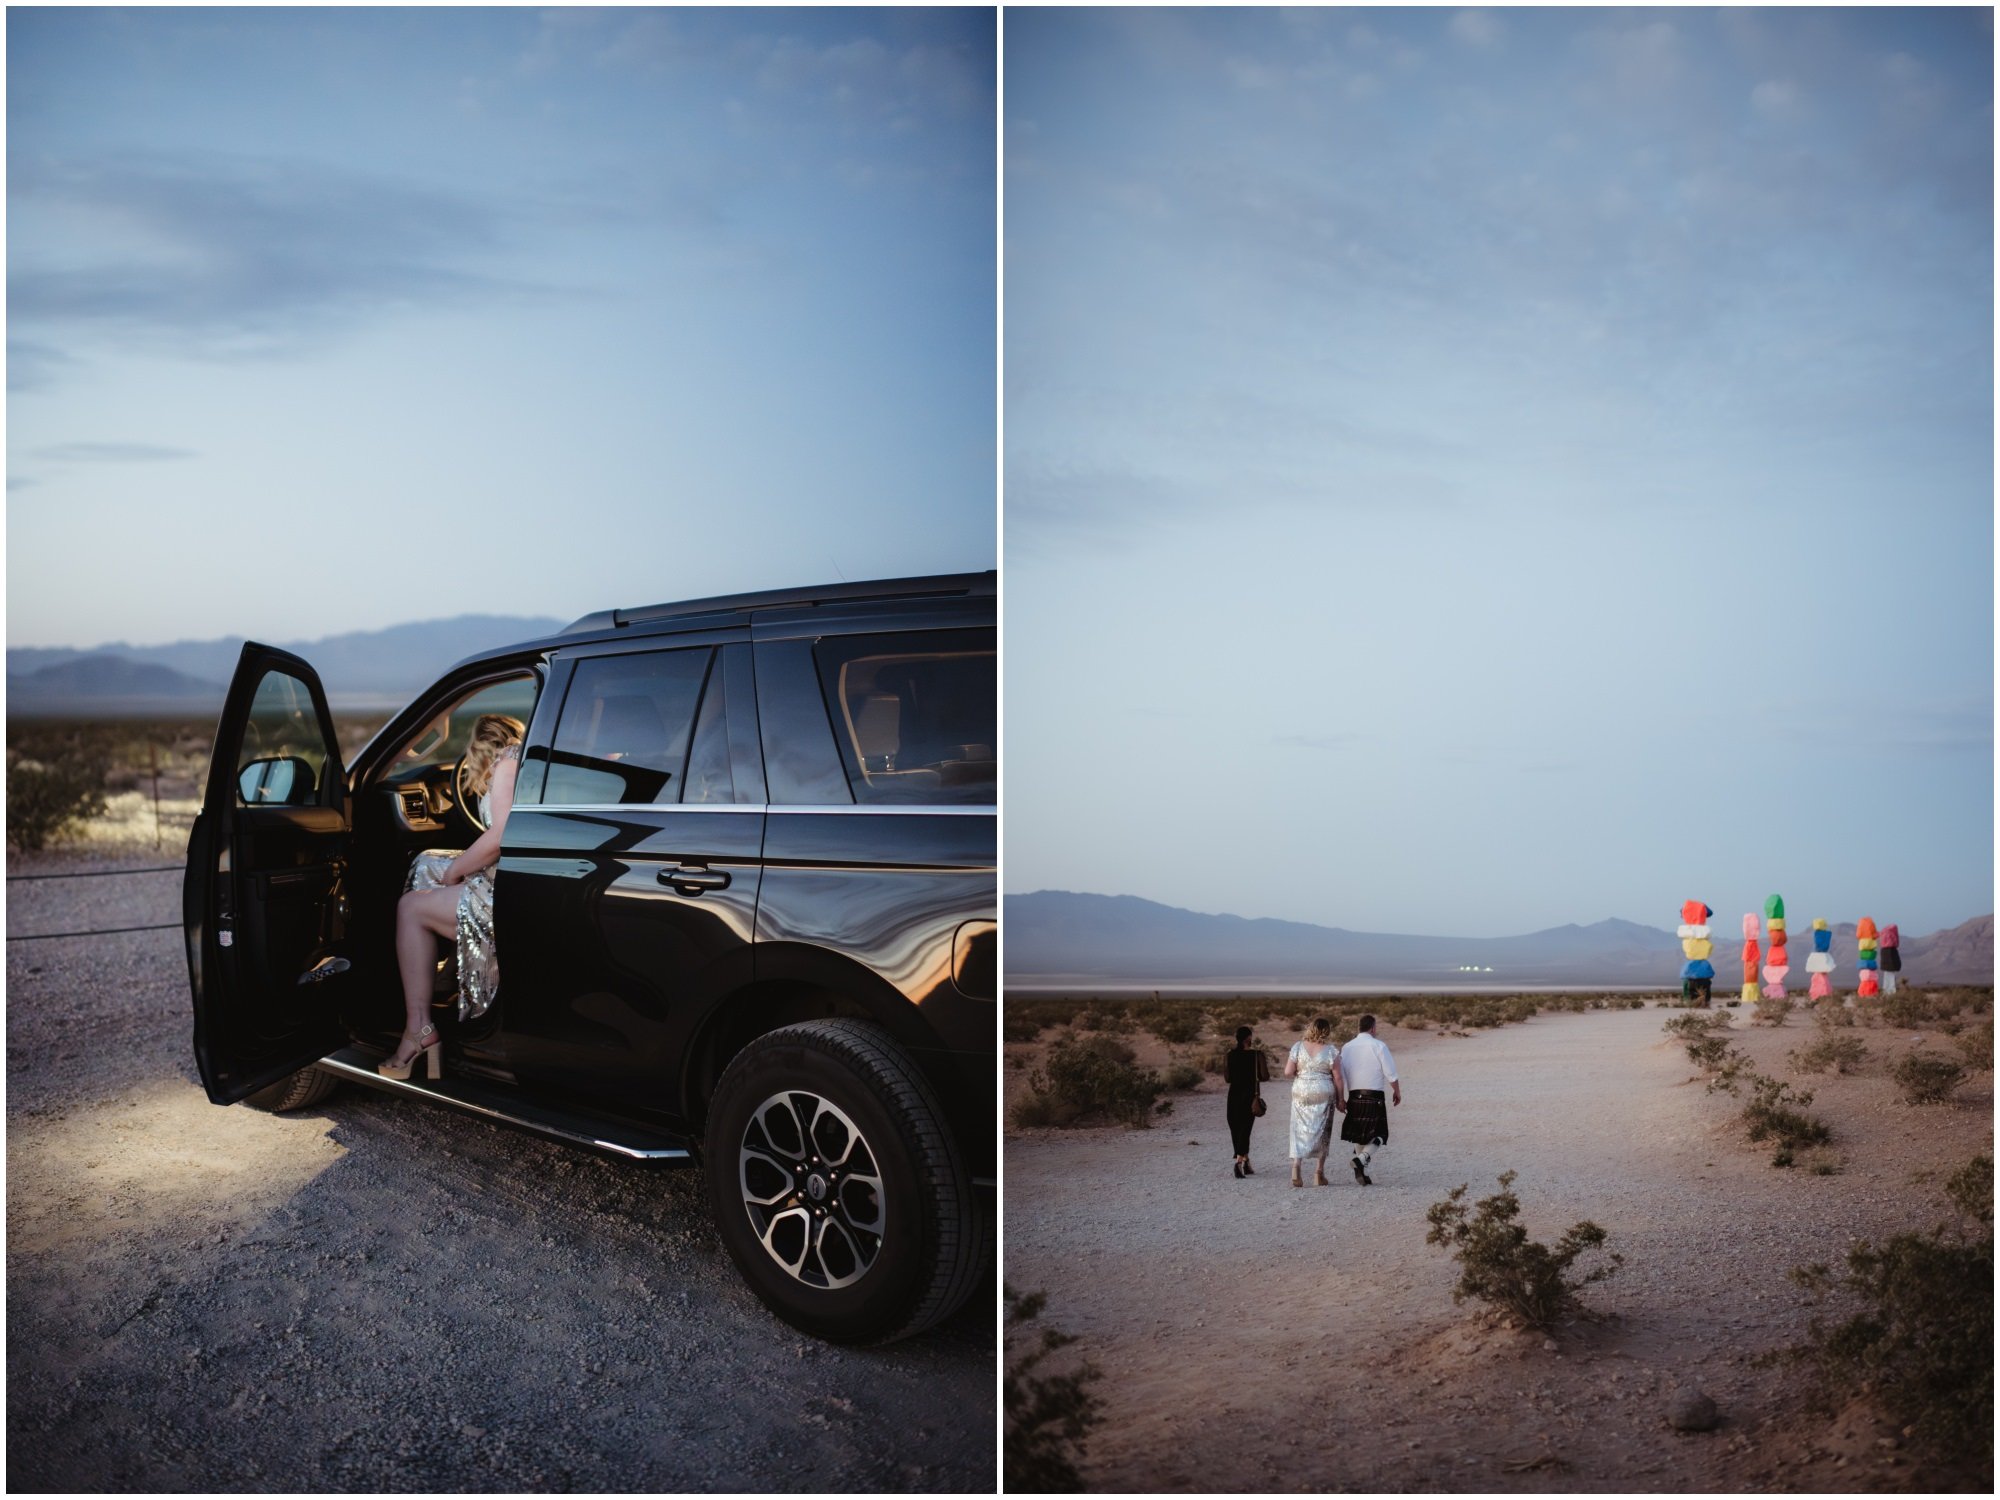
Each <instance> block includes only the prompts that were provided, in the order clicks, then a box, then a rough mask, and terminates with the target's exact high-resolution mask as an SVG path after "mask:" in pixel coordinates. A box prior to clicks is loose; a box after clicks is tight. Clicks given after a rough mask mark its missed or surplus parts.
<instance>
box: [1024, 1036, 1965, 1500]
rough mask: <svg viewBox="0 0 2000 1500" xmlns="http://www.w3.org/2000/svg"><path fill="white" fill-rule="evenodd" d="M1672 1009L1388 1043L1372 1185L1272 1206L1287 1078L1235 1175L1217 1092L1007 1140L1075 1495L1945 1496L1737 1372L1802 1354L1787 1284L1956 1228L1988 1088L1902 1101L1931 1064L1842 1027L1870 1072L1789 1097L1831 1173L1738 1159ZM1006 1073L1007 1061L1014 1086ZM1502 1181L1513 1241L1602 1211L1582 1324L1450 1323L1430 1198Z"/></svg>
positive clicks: (1938, 1478)
mask: <svg viewBox="0 0 2000 1500" xmlns="http://www.w3.org/2000/svg"><path fill="white" fill-rule="evenodd" d="M1668 1014H1669V1012H1666V1011H1663V1010H1659V1009H1653V1008H1648V1009H1645V1010H1639V1011H1604V1012H1594V1013H1589V1014H1581V1015H1579V1014H1564V1015H1544V1016H1540V1017H1537V1018H1536V1019H1534V1020H1532V1021H1530V1022H1528V1023H1526V1024H1525V1025H1514V1026H1506V1027H1501V1028H1499V1029H1497V1030H1493V1031H1484V1032H1477V1033H1474V1034H1473V1035H1471V1036H1453V1037H1447V1036H1441V1035H1440V1034H1439V1033H1437V1032H1435V1031H1432V1032H1426V1033H1417V1032H1410V1031H1402V1030H1399V1029H1396V1028H1388V1029H1385V1032H1384V1040H1386V1041H1387V1042H1388V1043H1389V1045H1390V1047H1391V1048H1392V1049H1393V1050H1394V1052H1395V1054H1396V1058H1397V1063H1398V1067H1399V1070H1400V1071H1401V1073H1402V1076H1403V1080H1404V1102H1403V1105H1402V1107H1401V1108H1398V1109H1395V1110H1393V1111H1391V1116H1390V1123H1391V1135H1392V1141H1391V1144H1390V1145H1389V1146H1388V1147H1387V1148H1386V1150H1385V1151H1384V1152H1383V1153H1382V1155H1381V1157H1380V1159H1379V1161H1378V1164H1377V1165H1376V1166H1375V1167H1374V1168H1373V1170H1372V1175H1373V1176H1374V1179H1375V1186H1373V1187H1365V1188H1364V1187H1361V1186H1359V1185H1357V1184H1356V1183H1355V1182H1354V1180H1353V1177H1352V1175H1351V1173H1350V1171H1349V1169H1348V1165H1347V1161H1346V1158H1345V1156H1344V1155H1339V1154H1336V1155H1335V1156H1334V1157H1333V1158H1332V1159H1331V1161H1330V1162H1329V1167H1330V1175H1331V1177H1332V1179H1333V1185H1332V1186H1331V1187H1328V1188H1323V1189H1322V1188H1314V1187H1311V1186H1310V1185H1308V1186H1307V1187H1306V1188H1305V1189H1303V1190H1301V1191H1294V1190H1293V1189H1292V1188H1291V1187H1290V1186H1289V1185H1288V1181H1287V1164H1286V1161H1285V1151H1286V1124H1285V1119H1286V1113H1287V1109H1288V1104H1287V1089H1288V1085H1286V1084H1285V1083H1283V1082H1282V1081H1281V1082H1279V1083H1277V1084H1275V1085H1267V1086H1266V1090H1265V1092H1266V1095H1267V1097H1268V1098H1269V1101H1270V1104H1271V1112H1270V1114H1269V1115H1268V1116H1267V1117H1266V1118H1265V1119H1263V1120H1262V1121H1260V1122H1258V1124H1257V1126H1256V1131H1255V1135H1254V1137H1253V1141H1252V1159H1253V1160H1254V1161H1255V1162H1256V1163H1257V1167H1258V1175H1257V1176H1256V1177H1254V1178H1251V1179H1246V1180H1243V1181H1237V1180H1235V1179H1234V1178H1232V1177H1231V1176H1230V1173H1229V1161H1230V1147H1229V1135H1228V1130H1227V1127H1226V1125H1225V1123H1224V1120H1223V1096H1222V1093H1221V1092H1220V1091H1219V1089H1216V1088H1214V1086H1212V1085H1211V1086H1210V1089H1209V1091H1205V1092H1201V1093H1196V1094H1192V1095H1180V1096H1177V1100H1176V1108H1175V1110H1174V1113H1173V1114H1172V1115H1171V1116H1169V1117H1168V1118H1167V1119H1165V1120H1163V1121H1161V1122H1160V1123H1159V1124H1158V1125H1157V1126H1156V1128H1154V1129H1152V1130H1147V1131H1123V1130H1090V1131H1066V1132H1064V1131H1046V1130H1041V1131H1027V1132H1021V1133H1019V1134H1010V1135H1009V1136H1008V1138H1007V1142H1006V1174H1007V1176H1006V1180H1007V1194H1006V1246H1007V1280H1008V1283H1009V1284H1010V1285H1012V1286H1014V1287H1015V1288H1017V1289H1019V1290H1022V1291H1033V1290H1037V1289H1046V1290H1047V1291H1048V1292H1049V1294H1050V1297H1049V1303H1048V1308H1047V1311H1046V1313H1045V1315H1044V1321H1045V1322H1046V1323H1048V1324H1049V1325H1050V1326H1053V1327H1055V1328H1058V1329H1062V1330H1064V1331H1066V1332H1068V1333H1071V1334H1074V1335H1076V1336H1077V1338H1078V1343H1077V1345H1076V1346H1075V1353H1076V1354H1077V1355H1080V1356H1082V1357H1087V1358H1089V1359H1091V1360H1093V1361H1094V1362H1095V1363H1096V1364H1097V1365H1098V1366H1099V1367H1100V1368H1101V1369H1102V1370H1103V1371H1104V1378H1103V1379H1102V1380H1101V1381H1100V1382H1099V1383H1098V1386H1097V1387H1096V1389H1097V1390H1098V1392H1099V1394H1101V1395H1102V1396H1103V1397H1104V1399H1105V1401H1106V1403H1107V1412H1106V1418H1107V1420H1106V1421H1105V1423H1104V1425H1103V1426H1102V1427H1101V1428H1099V1429H1098V1430H1097V1431H1096V1432H1095V1433H1093V1434H1092V1436H1091V1438H1090V1441H1089V1446H1088V1450H1087V1462H1086V1464H1085V1465H1084V1475H1085V1480H1086V1484H1087V1485H1088V1487H1090V1488H1093V1489H1104V1490H1162V1491H1186V1490H1221V1491H1245V1490H1286V1491H1290V1490H1304V1489H1316V1490H1360V1491H1369V1490H1380V1491H1410V1490H1445V1491H1451V1490H1472V1491H1496V1490H1510V1491H1522V1492H1532V1491H1546V1490H1550V1489H1557V1490H1565V1491H1595V1490H1608V1491H1619V1490H1625V1491H1642V1490H1644V1491H1663V1490H1725V1491H1727V1490H1757V1489H1785V1490H1807V1491H1811V1490H1853V1489H1870V1490H1904V1489H1923V1488H1929V1487H1931V1486H1932V1485H1933V1484H1936V1485H1937V1486H1938V1487H1941V1488H1957V1487H1962V1485H1958V1484H1954V1483H1953V1482H1952V1481H1953V1480H1954V1479H1956V1478H1958V1477H1959V1476H1951V1475H1945V1474H1940V1473H1938V1472H1937V1471H1936V1469H1935V1466H1933V1465H1930V1464H1929V1463H1928V1462H1927V1460H1926V1457H1925V1455H1923V1454H1920V1453H1914V1452H1911V1451H1908V1449H1907V1445H1906V1444H1905V1443H1904V1442H1903V1440H1902V1438H1901V1437H1900V1436H1899V1435H1898V1434H1896V1433H1894V1432H1893V1431H1891V1430H1890V1429H1888V1428H1886V1427H1884V1426H1882V1425H1881V1424H1880V1423H1879V1422H1878V1421H1876V1420H1875V1419H1874V1418H1873V1417H1872V1415H1871V1414H1870V1413H1868V1412H1867V1411H1866V1410H1865V1409H1861V1408H1851V1409H1849V1410H1847V1411H1845V1412H1842V1413H1840V1414H1839V1415H1838V1416H1837V1417H1836V1418H1833V1419H1827V1418H1824V1417H1814V1416H1811V1415H1810V1414H1808V1413H1806V1412H1805V1411H1804V1409H1803V1406H1804V1403H1803V1399H1802V1398H1803V1392H1802V1390H1801V1389H1800V1380H1799V1376H1798V1374H1797V1373H1796V1371H1795V1370H1793V1369H1789V1368H1782V1367H1780V1368H1772V1367H1769V1366H1765V1365H1761V1364H1759V1363H1758V1357H1759V1356H1760V1355H1763V1354H1765V1353H1767V1352H1769V1351H1772V1350H1776V1349H1779V1348H1782V1347H1785V1346H1787V1345H1790V1344H1792V1343H1794V1342H1796V1341H1797V1340H1798V1339H1799V1338H1800V1337H1801V1336H1802V1335H1803V1334H1804V1333H1805V1331H1806V1324H1807V1320H1808V1317H1809V1315H1810V1311H1811V1309H1810V1307H1809V1305H1808V1304H1807V1303H1806V1301H1805V1299H1804V1296H1803V1294H1802V1293H1801V1292H1800V1291H1799V1289H1798V1288H1797V1287H1796V1286H1794V1285H1793V1284H1792V1283H1791V1282H1790V1280H1789V1279H1788V1276H1787V1273H1788V1272H1789V1270H1790V1269H1791V1268H1792V1267H1793V1266H1797V1265H1801V1264H1804V1263H1807V1262H1811V1261H1833V1262H1837V1261H1839V1260H1840V1259H1841V1258H1842V1256H1843V1255H1844V1252H1845V1250H1846V1248H1847V1246H1848V1245H1849V1244H1850V1243H1851V1242H1852V1241H1853V1240H1854V1239H1855V1238H1856V1237H1880V1236H1882V1235H1884V1234H1886V1233H1890V1232H1894V1231H1897V1230H1901V1229H1904V1228H1909V1227H1914V1226H1918V1225H1926V1224H1930V1223H1935V1222H1937V1221H1938V1220H1939V1219H1940V1218H1942V1217H1944V1214H1943V1212H1942V1211H1941V1209H1940V1192H1939V1185H1940V1183H1941V1180H1942V1178H1943V1176H1944V1175H1945V1174H1947V1173H1949V1172H1950V1171H1951V1170H1952V1169H1954V1168H1956V1167H1958V1166H1960V1165H1962V1164H1963V1163H1964V1162H1965V1161H1966V1160H1967V1159H1968V1158H1969V1157H1971V1156H1973V1155H1974V1154H1975V1153H1977V1152H1979V1151H1981V1150H1990V1149H1991V1143H1992V1105H1993V1095H1992V1081H1991V1075H1990V1074H1981V1075H1979V1076H1978V1078H1977V1079H1976V1080H1975V1081H1974V1082H1973V1083H1972V1084H1970V1085H1969V1086H1968V1087H1967V1088H1965V1089H1964V1090H1963V1091H1962V1092H1961V1095H1960V1098H1959V1099H1958V1100H1957V1101H1956V1102H1955V1103H1954V1104H1951V1105H1948V1106H1940V1107H1935V1108H1930V1109H1926V1110H1923V1111H1912V1110H1909V1109H1907V1108H1905V1107H1904V1106H1902V1105H1901V1104H1899V1103H1897V1102H1896V1100H1895V1098H1894V1089H1893V1085H1891V1084H1890V1082H1889V1081H1888V1080H1887V1079H1886V1078H1885V1077H1883V1076H1882V1073H1883V1062H1884V1060H1885V1059H1886V1058H1887V1057H1889V1056H1891V1055H1893V1054H1894V1053H1895V1052H1897V1051H1899V1050H1906V1049H1908V1048H1910V1047H1912V1046H1917V1045H1933V1044H1935V1043H1936V1042H1937V1041H1938V1040H1939V1039H1937V1038H1930V1039H1928V1040H1926V1041H1924V1042H1918V1041H1917V1040H1916V1039H1915V1038H1912V1037H1911V1036H1909V1035H1907V1034H1902V1033H1895V1032H1890V1031H1886V1030H1866V1029H1860V1030H1857V1031H1856V1032H1854V1033H1852V1034H1854V1035H1858V1036H1860V1037H1862V1038H1863V1040H1864V1041H1865V1042H1866V1043H1867V1045H1868V1046H1869V1048H1870V1051H1871V1053H1872V1054H1873V1059H1872V1061H1871V1063H1870V1065H1869V1067H1868V1068H1867V1070H1866V1071H1865V1072H1864V1074H1863V1075H1862V1076H1858V1077H1852V1078H1831V1077H1824V1078H1815V1079H1811V1080H1798V1081H1800V1082H1802V1083H1805V1084H1807V1086H1809V1087H1811V1088H1813V1089H1814V1090H1816V1091H1817V1099H1816V1102H1815V1105H1814V1110H1815V1112H1816V1113H1819V1114H1821V1115H1822V1116H1824V1117H1825V1118H1826V1119H1827V1120H1828V1121H1829V1122H1830V1123H1831V1124H1832V1126H1833V1128H1834V1132H1835V1136H1834V1142H1833V1147H1834V1150H1835V1152H1837V1153H1838V1154H1839V1155H1840V1156H1841V1157H1842V1158H1843V1159H1844V1160H1843V1164H1842V1165H1841V1168H1840V1170H1839V1172H1838V1173H1837V1175H1833V1176H1814V1175H1810V1174H1808V1173H1807V1172H1805V1171H1802V1170H1791V1171H1781V1170H1777V1169H1775V1168H1773V1167H1772V1166H1771V1165H1770V1164H1769V1159H1770V1154H1771V1153H1770V1151H1769V1149H1768V1148H1759V1147H1753V1146H1751V1145H1749V1144H1748V1143H1747V1142H1746V1141H1745V1140H1744V1139H1743V1134H1742V1131H1741V1129H1740V1127H1738V1126H1736V1125H1735V1124H1734V1122H1733V1118H1732V1117H1733V1115H1734V1114H1735V1112H1736V1110H1737V1109H1738V1108H1740V1104H1738V1103H1736V1102H1735V1101H1731V1100H1730V1099H1728V1098H1727V1096H1722V1095H1709V1094H1707V1093H1706V1092H1705V1091H1704V1088H1703V1084H1702V1083H1701V1081H1699V1080H1698V1079H1697V1078H1695V1077H1693V1076H1692V1075H1693V1073H1694V1070H1693V1069H1692V1068H1691V1067H1690V1065H1689V1064H1688V1062H1687V1059H1686V1055H1685V1053H1684V1052H1683V1050H1682V1048H1681V1047H1680V1046H1679V1044H1677V1043H1675V1042H1672V1041H1670V1040H1668V1039H1667V1038H1666V1037H1665V1036H1663V1035H1662V1033H1661V1029H1660V1028H1661V1024H1662V1022H1663V1021H1664V1020H1665V1019H1667V1016H1668ZM1812 1035H1813V1031H1812V1027H1811V1025H1810V1024H1809V1023H1804V1024H1802V1023H1801V1022H1800V1020H1799V1018H1798V1017H1796V1016H1795V1017H1794V1018H1793V1021H1792V1024H1790V1025H1788V1026H1785V1027H1783V1028H1779V1029H1776V1030H1772V1029H1767V1028H1746V1027H1744V1026H1743V1024H1742V1021H1741V1019H1740V1017H1739V1019H1738V1025H1737V1030H1736V1031H1735V1032H1734V1034H1733V1039H1734V1040H1735V1041H1736V1042H1737V1043H1738V1044H1739V1045H1741V1046H1743V1047H1744V1048H1745V1050H1746V1051H1748V1052H1749V1053H1750V1054H1751V1055H1752V1056H1753V1058H1754V1059H1755V1060H1756V1063H1757V1065H1758V1066H1759V1067H1760V1068H1762V1069H1763V1070H1765V1071H1766V1072H1769V1073H1773V1074H1776V1075H1778V1076H1782V1077H1787V1078H1790V1077H1793V1075H1792V1074H1791V1073H1790V1072H1789V1070H1788V1068H1787V1067H1786V1064H1785V1060H1784V1054H1785V1052H1786V1051H1787V1050H1788V1049H1790V1048H1793V1047H1797V1046H1799V1045H1801V1044H1803V1043H1805V1042H1808V1041H1810V1040H1811V1037H1812ZM1285 1040H1286V1041H1287V1042H1289V1040H1290V1039H1289V1037H1287V1038H1285ZM1007 1050H1008V1052H1009V1053H1010V1054H1014V1053H1017V1052H1020V1051H1022V1049H1019V1048H1016V1047H1009V1048H1008V1049H1007ZM1145 1060H1148V1059H1145V1058H1142V1061H1145ZM1023 1076H1024V1075H1023V1074H1022V1072H1021V1070H1020V1069H1019V1068H1015V1069H1011V1070H1010V1076H1009V1080H1008V1081H1009V1084H1010V1091H1018V1089H1019V1088H1020V1086H1021V1082H1020V1080H1021V1078H1022V1077H1023ZM1508 1168H1513V1169H1515V1170H1517V1171H1518V1172H1519V1174H1520V1177H1519V1180H1518V1181H1517V1182H1516V1183H1515V1185H1514V1186H1515V1191H1516V1192H1517V1193H1518V1194H1519V1196H1520V1199H1521V1203H1522V1222H1523V1224H1524V1225H1525V1226H1526V1228H1527V1229H1528V1231H1529V1233H1530V1234H1531V1235H1533V1236H1534V1237H1535V1238H1537V1239H1540V1240H1543V1241H1544V1242H1548V1243H1552V1242H1553V1241H1554V1240H1555V1239H1556V1237H1557V1236H1558V1235H1559V1234H1560V1233H1561V1232H1562V1231H1563V1229H1565V1228H1567V1227H1568V1226H1569V1225H1570V1224H1572V1223H1574V1222H1576V1221H1577V1220H1579V1219H1591V1220H1594V1221H1596V1222H1597V1223H1599V1224H1601V1225H1602V1226H1604V1228H1605V1229H1606V1230H1608V1231H1609V1234H1610V1246H1609V1248H1611V1249H1613V1250H1616V1251H1619V1252H1621V1253H1622V1254H1623V1255H1624V1257H1625V1264H1624V1268H1623V1270H1622V1271H1621V1272H1620V1273H1619V1274H1618V1275H1616V1276H1614V1277H1613V1278H1612V1279H1610V1280H1609V1281H1606V1282H1603V1283H1601V1284H1600V1285H1598V1286H1596V1287H1593V1288H1591V1289H1589V1290H1588V1291H1586V1292H1585V1294H1584V1298H1585V1301H1586V1302H1587V1303H1588V1304H1589V1305H1590V1307H1591V1308H1593V1309H1594V1310H1595V1311H1596V1312H1597V1313H1598V1314H1599V1315H1600V1318H1599V1320H1597V1321H1592V1322H1583V1323H1579V1324H1577V1325H1575V1326H1572V1327H1570V1328H1567V1329H1564V1330H1561V1334H1560V1337H1559V1338H1558V1339H1556V1340H1553V1341H1549V1342H1547V1343H1545V1342H1544V1340H1543V1338H1542V1336H1541V1335H1539V1334H1529V1333H1526V1332H1525V1331H1518V1330H1512V1329H1508V1328H1505V1327H1500V1326H1497V1325H1496V1324H1495V1323H1494V1322H1493V1321H1491V1320H1489V1319H1487V1318H1485V1317H1483V1316H1482V1314H1481V1313H1480V1312H1479V1311H1478V1310H1477V1304H1469V1305H1466V1306H1455V1305H1454V1304H1453V1302H1452V1296H1451V1293H1452V1287H1453V1285H1454V1283H1455V1282H1456V1280H1457V1268H1456V1266H1455V1265H1454V1263H1453V1262H1452V1261H1451V1260H1450V1259H1449V1258H1448V1257H1447V1256H1446V1255H1445V1254H1444V1253H1443V1252H1442V1251H1440V1250H1438V1249H1435V1248H1433V1247H1430V1246H1427V1245H1426V1244H1425V1243H1424V1236H1425V1234H1426V1232H1427V1229H1428V1225H1427V1223H1426V1220H1425V1210H1426V1209H1427V1208H1428V1207H1429V1206H1430V1205H1431V1204H1433V1203H1435V1202H1437V1201H1438V1200H1440V1199H1442V1198H1443V1197H1445V1195H1446V1194H1447V1193H1448V1192H1449V1191H1450V1190H1451V1189H1452V1188H1454V1187H1456V1186H1458V1185H1459V1184H1460V1183H1469V1184H1470V1185H1471V1193H1470V1196H1471V1197H1472V1198H1475V1199H1476V1198H1478V1197H1482V1196H1485V1195H1486V1194H1489V1193H1491V1192H1493V1191H1495V1183H1494V1178H1495V1177H1496V1176H1497V1175H1498V1174H1499V1173H1500V1172H1502V1171H1504V1170H1506V1169H1508ZM1307 1181H1308V1184H1310V1182H1311V1173H1310V1169H1308V1172H1307ZM1587 1264H1588V1262H1587V1261H1586V1262H1583V1263H1580V1265H1579V1269H1582V1268H1583V1266H1584V1265H1587ZM1689 1385H1692V1386H1696V1387H1699V1388H1700V1389H1702V1390H1704V1391H1706V1392H1707V1394H1708V1395H1710V1396H1711V1397H1713V1398H1714V1399H1715V1401H1716V1403H1717V1404H1718V1406H1719V1407H1720V1409H1721V1413H1722V1422H1721V1425H1720V1426H1719V1427H1718V1428H1717V1429H1716V1430H1714V1431H1712V1432H1706V1433H1700V1434H1688V1433H1683V1432H1676V1431H1674V1430H1672V1429H1671V1428H1670V1427H1669V1426H1668V1424H1667V1422H1666V1415H1667V1412H1668V1410H1669V1408H1670V1406H1671V1404H1672V1401H1673V1398H1674V1395H1675V1393H1676V1392H1677V1391H1679V1390H1680V1389H1681V1388H1683V1387H1685V1386H1689ZM1981 1487H1982V1488H1983V1487H1985V1486H1983V1485H1982V1486H1981Z"/></svg>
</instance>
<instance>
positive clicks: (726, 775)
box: [681, 669, 736, 802]
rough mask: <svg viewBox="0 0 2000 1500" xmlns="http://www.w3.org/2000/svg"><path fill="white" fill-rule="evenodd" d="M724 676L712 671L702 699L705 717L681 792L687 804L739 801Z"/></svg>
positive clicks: (698, 728)
mask: <svg viewBox="0 0 2000 1500" xmlns="http://www.w3.org/2000/svg"><path fill="white" fill-rule="evenodd" d="M724 675H725V674H724V673H723V672H722V671H720V670H719V669H718V670H714V671H711V672H710V673H709V674H708V687H707V689H706V690H704V691H703V693H702V695H701V716H700V718H699V719H697V720H696V721H695V726H694V746H693V748H692V749H691V750H690V751H689V752H688V768H687V784H686V785H685V786H683V787H682V788H681V801H683V802H734V801H735V800H736V778H735V777H734V776H732V775H731V774H730V770H729V725H728V723H727V722H726V720H725V717H724V716H725V714H726V713H727V704H726V702H725V698H726V694H725V692H724V689H723V685H722V684H723V677H724Z"/></svg>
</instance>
